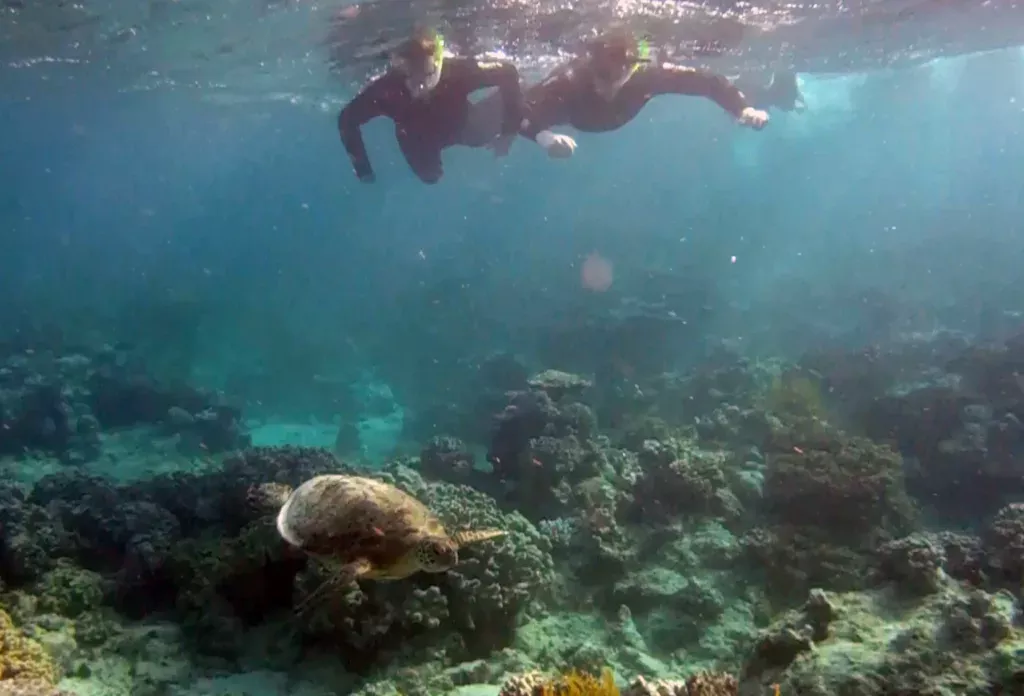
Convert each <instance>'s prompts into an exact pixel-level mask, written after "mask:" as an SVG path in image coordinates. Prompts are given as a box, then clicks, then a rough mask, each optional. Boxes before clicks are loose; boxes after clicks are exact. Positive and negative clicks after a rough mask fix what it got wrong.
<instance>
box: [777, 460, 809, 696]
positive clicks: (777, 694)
mask: <svg viewBox="0 0 1024 696" xmlns="http://www.w3.org/2000/svg"><path fill="white" fill-rule="evenodd" d="M793 451H794V452H796V453H797V454H803V453H804V451H803V450H802V449H800V448H799V447H795V446H794V447H793ZM775 686H778V684H776V685H775ZM775 696H778V694H777V693H776V695H775Z"/></svg>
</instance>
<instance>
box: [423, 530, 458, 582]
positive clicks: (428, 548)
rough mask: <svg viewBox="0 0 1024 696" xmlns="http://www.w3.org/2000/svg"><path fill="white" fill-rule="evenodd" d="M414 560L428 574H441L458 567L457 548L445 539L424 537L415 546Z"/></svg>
mask: <svg viewBox="0 0 1024 696" xmlns="http://www.w3.org/2000/svg"><path fill="white" fill-rule="evenodd" d="M416 560H418V561H419V566H420V568H422V569H423V570H424V571H426V572H428V573H443V572H444V571H446V570H448V569H449V568H454V567H455V566H456V565H458V563H459V547H458V546H456V545H455V543H454V542H452V540H451V539H448V538H447V537H442V536H428V537H424V538H423V539H421V540H420V542H419V543H418V544H417V545H416Z"/></svg>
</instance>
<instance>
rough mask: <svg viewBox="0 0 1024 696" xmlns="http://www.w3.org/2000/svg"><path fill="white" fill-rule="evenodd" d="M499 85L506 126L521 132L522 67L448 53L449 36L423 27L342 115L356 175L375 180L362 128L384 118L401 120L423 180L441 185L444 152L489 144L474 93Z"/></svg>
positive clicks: (506, 130)
mask: <svg viewBox="0 0 1024 696" xmlns="http://www.w3.org/2000/svg"><path fill="white" fill-rule="evenodd" d="M487 87H497V88H498V94H496V95H495V96H496V97H498V98H500V99H501V101H502V108H501V114H502V119H501V127H500V131H501V133H502V134H503V135H504V134H511V135H513V136H514V135H515V133H516V132H517V130H518V129H519V126H520V123H521V121H522V117H523V111H522V109H523V97H522V92H521V91H520V89H519V71H518V70H517V69H516V67H515V66H514V65H512V64H511V63H506V62H481V61H477V60H475V59H472V58H460V57H455V56H451V55H446V54H445V51H444V40H443V38H442V37H441V36H440V35H439V34H437V33H435V32H432V31H429V30H422V29H421V30H417V31H416V32H415V33H414V35H413V36H412V37H411V38H410V39H408V40H406V41H405V42H404V43H403V44H402V45H401V46H399V47H398V49H397V50H396V51H395V52H394V54H393V55H392V58H391V66H390V68H389V69H388V71H387V72H386V73H384V75H382V76H380V77H378V78H376V79H374V80H373V81H372V82H370V84H368V85H367V86H366V87H364V88H363V90H362V91H361V92H360V93H359V94H358V95H356V97H355V98H354V99H352V101H350V102H349V103H348V104H347V105H346V106H345V108H344V109H342V110H341V113H340V114H339V115H338V130H339V132H340V133H341V141H342V143H343V144H344V145H345V150H346V151H347V152H348V156H349V158H350V159H351V160H352V167H353V168H354V169H355V173H356V176H358V177H359V179H360V180H362V181H367V182H369V181H373V180H374V178H375V177H374V174H373V167H372V166H371V165H370V159H369V157H368V156H367V153H366V145H365V143H364V142H363V135H362V132H361V127H362V125H363V124H364V123H367V122H368V121H371V120H373V119H374V118H376V117H378V116H386V117H388V118H390V119H391V120H392V121H394V123H395V137H396V138H397V139H398V145H399V147H400V148H401V150H402V154H403V155H404V156H405V161H406V162H407V163H408V164H409V167H410V168H411V169H412V170H413V172H415V174H416V176H418V177H419V178H420V179H421V180H422V181H424V182H426V183H428V184H433V183H436V182H437V181H438V180H440V179H441V176H442V174H443V173H444V169H443V167H442V165H441V152H442V150H444V149H445V148H447V147H450V146H452V145H467V146H470V147H483V146H485V145H488V144H489V143H490V142H491V140H492V138H488V139H484V140H480V139H478V138H476V137H475V136H474V133H473V129H472V128H469V127H468V126H469V113H470V103H469V95H470V94H472V93H473V92H475V91H477V90H479V89H485V88H487Z"/></svg>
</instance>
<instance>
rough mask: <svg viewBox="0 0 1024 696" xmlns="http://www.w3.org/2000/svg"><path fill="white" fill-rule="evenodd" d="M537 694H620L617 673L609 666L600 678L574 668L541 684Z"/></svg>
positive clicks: (587, 695)
mask: <svg viewBox="0 0 1024 696" xmlns="http://www.w3.org/2000/svg"><path fill="white" fill-rule="evenodd" d="M535 694H536V696H619V687H617V686H616V685H615V675H613V674H612V671H611V670H610V669H608V668H607V667H606V668H605V669H603V670H601V676H600V678H598V677H595V676H593V675H590V674H586V673H584V672H578V671H576V670H573V671H572V672H569V673H568V674H565V675H562V676H560V677H556V678H554V679H550V680H548V681H547V682H544V683H542V684H541V685H540V688H539V690H538V691H537V692H535Z"/></svg>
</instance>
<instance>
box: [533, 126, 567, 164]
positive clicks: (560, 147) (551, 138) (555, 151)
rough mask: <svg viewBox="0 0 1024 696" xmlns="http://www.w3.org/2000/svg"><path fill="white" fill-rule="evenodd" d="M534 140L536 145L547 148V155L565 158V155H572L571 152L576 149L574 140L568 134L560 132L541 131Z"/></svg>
mask: <svg viewBox="0 0 1024 696" xmlns="http://www.w3.org/2000/svg"><path fill="white" fill-rule="evenodd" d="M534 140H536V141H537V144H538V145H540V146H541V147H542V148H544V149H545V150H547V153H548V157H557V158H558V159H565V158H566V157H572V153H573V152H575V151H576V141H575V140H573V139H572V138H570V137H569V136H568V135H562V134H561V133H552V132H551V131H541V132H540V133H538V134H537V137H536V138H534Z"/></svg>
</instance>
